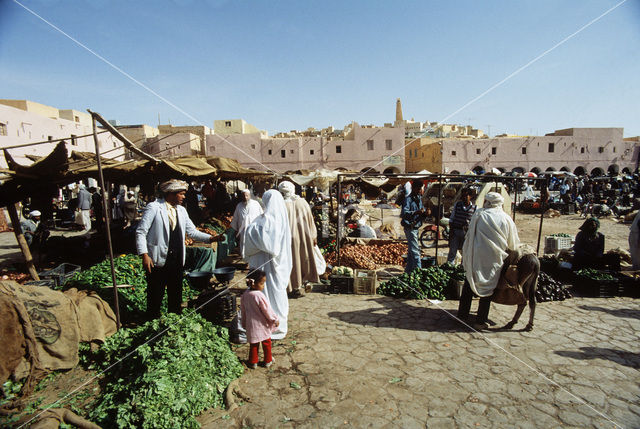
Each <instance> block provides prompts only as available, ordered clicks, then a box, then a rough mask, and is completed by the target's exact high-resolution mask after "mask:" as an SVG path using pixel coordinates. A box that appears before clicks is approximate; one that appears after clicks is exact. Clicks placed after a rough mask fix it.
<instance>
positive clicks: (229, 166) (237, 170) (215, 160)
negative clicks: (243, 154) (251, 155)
mask: <svg viewBox="0 0 640 429" xmlns="http://www.w3.org/2000/svg"><path fill="white" fill-rule="evenodd" d="M199 159H203V158H199ZM204 159H206V162H207V163H208V164H209V165H210V166H212V167H214V168H215V169H216V171H217V174H218V177H220V178H221V179H247V178H255V177H256V176H260V177H267V176H273V173H270V172H268V171H258V170H254V169H252V168H246V167H243V166H242V165H240V163H239V162H238V161H236V160H235V159H232V158H222V157H218V156H208V157H206V158H204Z"/></svg>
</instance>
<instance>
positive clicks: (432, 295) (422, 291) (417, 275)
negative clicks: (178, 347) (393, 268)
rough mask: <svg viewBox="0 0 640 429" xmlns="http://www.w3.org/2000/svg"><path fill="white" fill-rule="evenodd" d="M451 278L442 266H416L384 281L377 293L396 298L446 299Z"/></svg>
mask: <svg viewBox="0 0 640 429" xmlns="http://www.w3.org/2000/svg"><path fill="white" fill-rule="evenodd" d="M450 278H451V276H450V275H449V273H448V272H447V271H445V270H443V269H442V268H440V267H429V268H416V269H415V270H413V271H411V273H404V274H402V275H401V276H398V277H395V278H393V279H391V280H389V281H387V282H384V283H382V284H381V285H380V286H379V287H378V290H377V293H378V295H386V296H391V297H394V298H405V299H438V300H444V299H445V298H446V297H445V291H446V289H447V287H448V285H449V280H450Z"/></svg>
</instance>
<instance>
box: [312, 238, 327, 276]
mask: <svg viewBox="0 0 640 429" xmlns="http://www.w3.org/2000/svg"><path fill="white" fill-rule="evenodd" d="M313 259H314V260H315V261H316V269H317V270H318V275H319V276H321V275H323V274H324V272H325V271H327V261H325V260H324V256H322V252H321V251H320V248H319V247H318V246H317V245H316V246H313Z"/></svg>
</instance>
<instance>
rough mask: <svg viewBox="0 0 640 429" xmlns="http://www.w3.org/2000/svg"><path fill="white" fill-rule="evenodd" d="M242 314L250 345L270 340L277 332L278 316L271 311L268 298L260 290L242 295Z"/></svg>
mask: <svg viewBox="0 0 640 429" xmlns="http://www.w3.org/2000/svg"><path fill="white" fill-rule="evenodd" d="M240 314H241V320H242V327H243V328H244V329H246V331H247V342H248V343H249V344H254V343H256V344H257V343H259V342H261V341H264V340H266V339H270V338H271V334H272V333H273V331H275V330H276V321H277V320H278V316H277V315H276V314H275V313H274V312H273V310H272V309H271V306H270V305H269V301H268V300H267V296H266V295H265V294H264V293H263V292H261V291H259V290H253V289H249V290H247V291H246V292H245V293H243V294H242V300H241V301H240Z"/></svg>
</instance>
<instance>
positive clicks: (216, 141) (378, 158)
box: [205, 124, 405, 173]
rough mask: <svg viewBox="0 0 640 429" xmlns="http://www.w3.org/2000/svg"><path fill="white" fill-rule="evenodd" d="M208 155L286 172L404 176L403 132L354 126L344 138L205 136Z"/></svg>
mask: <svg viewBox="0 0 640 429" xmlns="http://www.w3.org/2000/svg"><path fill="white" fill-rule="evenodd" d="M205 150H206V155H207V156H222V157H227V158H234V159H237V160H238V161H239V162H240V163H241V164H242V165H243V166H245V167H250V168H255V169H257V170H265V166H267V167H269V168H270V169H272V170H273V171H276V172H279V173H283V172H286V171H295V170H316V169H321V168H325V169H330V170H337V169H345V170H354V171H363V170H368V169H371V171H372V172H374V171H375V172H383V171H386V172H390V173H403V172H404V171H405V162H404V129H403V128H381V127H361V126H359V125H357V124H356V125H354V127H353V129H352V130H351V132H349V133H348V134H347V136H346V137H344V138H334V137H290V138H261V136H260V134H259V133H254V134H228V135H221V134H213V135H207V136H206V145H205Z"/></svg>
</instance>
